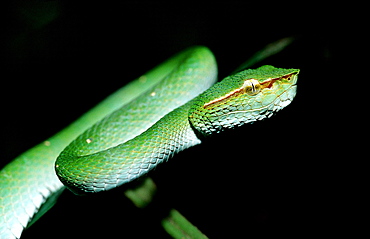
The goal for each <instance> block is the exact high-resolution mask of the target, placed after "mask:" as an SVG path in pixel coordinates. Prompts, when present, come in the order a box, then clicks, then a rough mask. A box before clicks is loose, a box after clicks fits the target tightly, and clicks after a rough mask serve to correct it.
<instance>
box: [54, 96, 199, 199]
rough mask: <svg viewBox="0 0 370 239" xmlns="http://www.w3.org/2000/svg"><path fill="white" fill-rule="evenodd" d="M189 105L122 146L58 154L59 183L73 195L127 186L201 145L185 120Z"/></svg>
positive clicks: (57, 171) (168, 115) (171, 113)
mask: <svg viewBox="0 0 370 239" xmlns="http://www.w3.org/2000/svg"><path fill="white" fill-rule="evenodd" d="M190 106H191V102H189V103H187V104H185V105H183V106H181V107H179V108H177V109H176V110H174V111H172V112H170V113H169V114H167V115H166V116H164V117H163V118H162V119H161V120H159V121H158V122H157V123H156V124H154V125H153V126H152V127H150V128H149V129H148V130H147V131H145V132H144V133H142V134H140V135H139V136H137V137H135V138H133V139H131V140H129V141H127V142H126V143H124V144H120V145H117V146H115V147H112V148H108V149H106V150H104V151H100V152H97V153H93V154H90V155H84V156H77V155H75V154H69V153H62V154H61V155H60V156H59V157H58V159H57V162H56V173H57V175H58V176H59V178H60V180H61V181H62V182H63V183H64V184H65V185H66V186H67V187H68V188H69V189H70V190H71V191H73V192H74V193H76V194H86V193H95V192H100V191H106V190H109V189H113V188H115V187H118V186H120V185H123V184H126V183H129V182H131V181H133V180H135V179H137V178H139V177H141V176H143V175H145V174H147V173H148V172H149V171H150V170H152V169H153V168H155V167H156V166H157V165H158V164H160V163H162V162H165V161H167V160H168V159H170V158H171V157H173V156H174V155H175V154H176V153H178V152H180V151H182V150H185V149H187V148H189V147H192V146H194V145H196V144H199V143H201V140H200V139H199V138H198V137H197V135H196V134H195V132H194V130H193V128H192V127H191V125H190V123H189V120H188V111H189V108H190Z"/></svg>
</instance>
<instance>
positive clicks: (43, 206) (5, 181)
mask: <svg viewBox="0 0 370 239" xmlns="http://www.w3.org/2000/svg"><path fill="white" fill-rule="evenodd" d="M298 73H299V70H297V69H281V68H275V67H273V66H262V67H259V68H257V69H248V70H244V71H241V72H238V73H236V74H233V75H231V76H228V77H226V78H225V79H223V80H222V81H220V82H219V83H216V84H215V82H216V78H217V66H216V61H215V58H214V56H213V54H212V53H211V51H210V50H209V49H208V48H206V47H193V48H189V49H187V50H185V51H183V52H181V53H179V54H178V55H176V56H174V57H172V58H170V59H169V60H167V61H166V62H164V63H163V64H161V65H159V66H158V67H156V68H154V69H153V70H151V71H149V72H148V73H146V74H145V75H143V76H141V77H139V78H138V79H137V80H135V81H133V82H132V83H130V84H128V85H127V86H125V87H124V88H122V89H120V90H118V91H117V92H116V93H114V94H112V95H111V96H109V97H108V98H107V99H106V100H104V101H103V102H101V103H100V104H99V105H97V106H96V107H95V108H93V109H92V110H90V111H89V112H87V113H86V114H84V115H83V116H82V117H81V118H80V119H78V120H76V121H75V122H74V123H72V124H71V125H70V126H68V127H67V128H65V129H64V130H62V131H61V132H59V133H57V134H56V135H55V136H53V137H51V138H50V139H48V140H46V141H44V142H42V143H41V144H39V145H37V146H35V147H34V148H32V149H30V150H28V151H27V152H25V153H23V154H21V155H20V156H19V157H17V158H16V159H15V160H13V161H12V162H11V163H9V164H8V165H6V166H5V167H4V168H3V169H2V171H1V172H0V237H1V238H6V239H7V238H20V235H21V233H22V231H23V229H24V228H26V227H27V226H28V225H29V224H30V223H32V222H34V221H35V220H37V219H38V217H39V216H41V215H42V214H43V213H44V212H45V211H47V210H48V208H50V207H51V206H52V204H53V203H54V202H55V198H57V197H58V195H59V193H60V192H61V191H62V190H63V188H64V186H63V184H64V185H65V186H67V188H69V189H70V190H72V191H73V192H74V193H76V194H87V193H95V192H99V191H105V190H109V189H112V188H115V187H118V186H120V185H123V184H126V183H128V182H131V181H133V180H135V179H137V178H140V177H141V176H143V175H146V174H147V173H148V172H149V171H150V170H152V169H153V168H155V167H156V166H157V165H158V164H160V163H162V162H165V161H167V160H168V159H169V158H171V157H173V156H174V155H175V154H176V153H178V152H180V151H182V150H185V149H187V148H189V147H191V146H194V145H197V144H200V143H201V142H202V141H203V140H204V139H205V138H207V137H210V136H212V135H214V134H217V133H220V132H222V131H225V130H230V129H233V128H236V127H238V126H241V125H244V124H246V123H251V122H254V121H258V120H262V119H265V118H268V117H270V116H272V115H273V114H274V113H275V112H277V111H279V110H281V109H282V108H284V107H285V106H287V105H288V104H290V102H291V101H292V100H293V98H294V96H295V94H296V88H297V86H296V82H297V76H298ZM132 99H135V100H132ZM122 105H123V106H122ZM96 122H97V123H96ZM61 182H62V183H63V184H62V183H61ZM35 214H36V216H35Z"/></svg>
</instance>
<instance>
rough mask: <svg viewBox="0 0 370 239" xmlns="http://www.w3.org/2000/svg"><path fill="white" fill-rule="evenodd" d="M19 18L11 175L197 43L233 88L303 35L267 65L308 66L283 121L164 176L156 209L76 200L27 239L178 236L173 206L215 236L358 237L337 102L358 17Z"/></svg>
mask: <svg viewBox="0 0 370 239" xmlns="http://www.w3.org/2000/svg"><path fill="white" fill-rule="evenodd" d="M6 9H7V11H6V13H5V14H4V15H3V16H4V17H5V21H3V22H4V23H5V25H4V27H3V29H2V32H3V33H4V37H3V40H4V43H3V46H4V48H3V49H2V57H3V58H4V59H3V64H2V67H1V68H2V72H3V78H4V81H2V82H3V84H2V87H1V89H2V94H1V108H2V109H1V110H2V117H1V118H2V121H3V123H2V124H1V125H0V130H1V135H0V137H1V138H0V140H1V144H0V145H1V146H0V147H1V157H2V158H1V162H0V164H1V166H3V165H5V164H6V163H7V162H9V161H10V160H11V159H13V158H15V157H16V156H17V155H19V154H20V153H22V152H24V151H25V150H27V149H28V148H30V147H32V146H33V145H35V144H37V143H39V142H40V141H42V140H45V139H46V138H48V137H50V136H52V135H53V134H54V133H56V132H58V131H59V130H61V129H62V128H63V127H65V126H67V125H68V124H69V123H70V122H72V121H74V120H75V119H77V118H78V117H79V116H80V115H81V114H82V113H83V112H86V111H87V110H88V109H90V108H91V107H93V106H94V105H95V104H96V103H98V102H99V101H101V100H102V99H104V98H105V97H106V96H108V95H109V94H110V93H112V92H114V91H115V90H116V89H118V88H119V87H121V86H122V85H124V84H125V83H127V82H129V81H130V80H132V79H134V78H136V77H137V76H140V75H141V74H143V73H145V72H146V71H147V70H149V69H151V68H152V67H154V66H155V65H157V64H159V63H160V62H162V61H163V60H165V59H167V58H168V57H170V56H171V55H173V54H175V53H177V52H179V51H181V50H183V49H184V48H186V47H188V46H192V45H205V46H207V47H209V48H210V49H211V50H212V51H213V52H214V54H215V56H216V59H217V62H218V65H219V78H220V79H221V78H223V77H225V76H226V75H228V74H229V73H230V72H232V71H233V70H234V69H235V68H236V67H238V66H239V65H240V64H241V63H242V62H244V61H245V60H246V59H248V57H250V56H251V55H252V54H253V53H255V52H256V51H257V50H259V49H261V48H263V47H264V46H265V45H266V44H268V43H271V42H273V41H276V40H279V39H281V38H284V37H294V38H295V39H296V40H295V41H294V42H293V43H292V44H291V45H290V46H289V47H287V48H286V49H285V50H284V51H282V52H281V53H279V54H277V55H275V56H273V57H270V58H268V59H266V60H265V61H263V62H262V63H260V65H262V64H271V65H274V66H277V67H284V68H299V69H301V73H300V75H299V80H298V93H297V96H296V98H295V100H294V101H293V103H292V104H291V105H290V106H289V107H287V108H286V109H284V110H283V111H281V112H280V113H278V114H277V115H276V116H274V117H273V118H271V119H269V120H266V121H263V122H261V123H257V124H254V125H250V126H246V127H242V128H241V129H240V130H236V131H235V132H231V133H230V134H227V135H226V136H224V137H216V138H215V139H214V140H211V141H210V142H207V143H205V144H203V145H201V146H197V147H194V148H192V149H189V150H187V151H185V152H183V153H181V154H179V155H178V156H177V157H175V159H173V160H171V162H169V163H167V164H164V165H161V166H160V167H158V168H157V169H156V170H155V171H154V172H153V173H152V174H151V176H152V177H153V178H154V179H155V181H156V183H157V186H158V187H159V192H158V195H157V198H156V202H155V203H154V204H153V206H152V207H151V208H148V209H145V210H140V209H137V208H135V207H134V206H133V205H132V204H131V203H130V202H129V201H128V199H126V198H125V197H124V196H123V194H122V193H121V192H119V191H113V192H108V193H106V194H101V195H98V196H95V197H77V196H74V195H73V194H72V193H70V192H65V193H64V194H63V195H62V196H61V198H60V199H59V201H58V204H57V205H56V206H55V207H54V208H53V209H52V210H50V212H48V213H47V214H46V215H45V216H44V217H43V218H42V219H40V220H39V221H38V222H37V223H36V224H35V225H34V226H33V227H32V228H30V229H29V230H27V231H25V232H24V238H25V239H26V238H50V237H53V235H56V236H61V237H67V236H68V238H82V237H84V238H101V237H102V235H104V238H110V237H122V238H123V237H125V238H126V237H127V238H131V237H133V236H135V238H148V237H151V238H166V236H167V235H166V233H165V232H163V231H162V229H161V226H160V224H159V223H160V218H161V216H163V215H165V212H166V209H167V208H168V207H174V208H176V209H178V210H179V211H180V212H181V213H182V214H183V215H184V216H186V217H187V218H188V219H189V220H190V221H191V222H192V223H193V224H194V225H196V226H197V227H198V228H199V229H200V230H201V231H202V232H204V233H205V234H206V235H207V236H209V237H210V238H244V237H249V236H250V237H251V238H259V237H261V238H263V237H267V236H269V237H271V236H276V235H280V236H285V237H298V238H299V237H302V236H305V235H317V234H318V233H320V234H321V235H333V232H334V233H335V234H337V233H338V234H341V233H343V232H344V231H347V230H348V224H346V223H344V224H346V225H347V226H339V225H340V224H338V221H342V219H340V220H338V218H340V216H341V215H343V214H345V213H346V212H345V211H346V210H347V209H348V207H343V206H341V205H343V204H345V202H344V200H343V198H344V195H347V194H348V193H349V192H348V191H346V189H347V186H348V185H347V184H349V181H348V180H349V177H350V176H351V175H352V172H348V170H351V168H346V167H347V166H346V165H344V164H345V163H344V162H342V161H341V160H339V158H340V156H339V155H338V153H335V152H337V151H338V149H340V148H341V146H340V144H337V143H336V142H341V141H342V140H341V137H343V135H344V134H345V133H346V129H345V128H344V127H340V129H337V128H336V129H334V127H333V122H334V123H335V124H339V125H341V121H340V120H337V119H335V120H334V117H333V114H334V112H336V109H335V108H334V102H333V97H332V96H334V95H335V96H336V95H337V94H338V93H341V89H340V87H339V92H338V91H334V89H332V88H331V86H332V85H337V86H338V84H339V82H340V80H341V78H343V74H342V72H341V71H340V70H342V69H343V68H342V66H343V65H345V64H346V62H343V61H342V60H340V59H341V57H342V56H343V54H346V53H345V51H346V50H345V48H346V47H345V46H347V45H348V44H349V42H348V40H350V39H351V38H352V37H353V36H356V31H355V30H354V29H353V28H352V27H350V26H349V25H348V24H350V23H348V21H347V20H348V18H347V19H344V17H343V16H345V15H346V14H347V15H346V16H348V12H349V9H345V8H343V9H334V8H332V7H331V6H326V7H317V6H311V5H308V4H305V3H301V4H298V5H284V4H275V5H271V4H267V3H260V4H258V3H255V2H249V1H244V2H243V1H241V2H221V3H209V4H202V3H199V2H198V3H196V2H192V3H191V2H178V3H176V4H175V3H173V4H164V3H158V2H138V1H137V2H128V3H119V4H118V3H111V2H98V3H94V2H93V3H91V2H89V3H77V4H76V3H75V2H59V1H45V2H44V1H28V2H27V3H13V4H12V5H11V6H7V8H6ZM352 20H354V19H352ZM354 21H355V20H354ZM353 47H356V46H353ZM5 83H6V84H5ZM343 91H345V90H343ZM341 107H344V106H343V105H341ZM342 152H343V151H342ZM342 156H344V155H342ZM344 168H346V170H345V171H346V173H342V172H343V171H344ZM339 188H340V189H339ZM343 188H344V189H343ZM347 220H351V219H350V218H348V217H346V218H345V219H344V221H347Z"/></svg>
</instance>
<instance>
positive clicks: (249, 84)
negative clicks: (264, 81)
mask: <svg viewBox="0 0 370 239" xmlns="http://www.w3.org/2000/svg"><path fill="white" fill-rule="evenodd" d="M243 88H244V90H245V93H247V94H248V95H256V94H258V93H259V92H260V91H261V88H262V87H261V85H260V83H259V82H258V81H257V80H255V79H248V80H246V81H244V85H243Z"/></svg>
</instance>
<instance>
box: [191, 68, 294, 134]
mask: <svg viewBox="0 0 370 239" xmlns="http://www.w3.org/2000/svg"><path fill="white" fill-rule="evenodd" d="M298 73H299V70H298V69H281V68H275V67H273V66H269V65H266V66H262V67H259V68H257V69H248V70H245V71H241V72H239V73H236V74H234V75H231V76H228V77H226V78H225V79H223V80H222V81H221V82H219V83H217V84H215V85H214V86H213V87H211V88H210V89H208V90H207V91H205V92H204V93H202V94H201V95H199V96H198V97H197V98H196V99H194V104H193V106H192V107H191V108H190V110H189V120H190V122H191V124H192V126H193V127H194V128H195V129H196V130H197V131H198V133H200V134H201V135H204V136H207V135H211V134H214V133H219V132H221V131H224V130H225V129H231V128H234V127H237V126H241V125H243V124H246V123H251V122H254V121H257V120H262V119H265V118H268V117H271V116H272V115H273V113H274V112H276V111H279V110H281V109H283V108H284V107H286V106H287V105H289V104H290V102H292V100H293V98H294V96H295V95H296V89H297V86H296V83H297V78H298Z"/></svg>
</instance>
